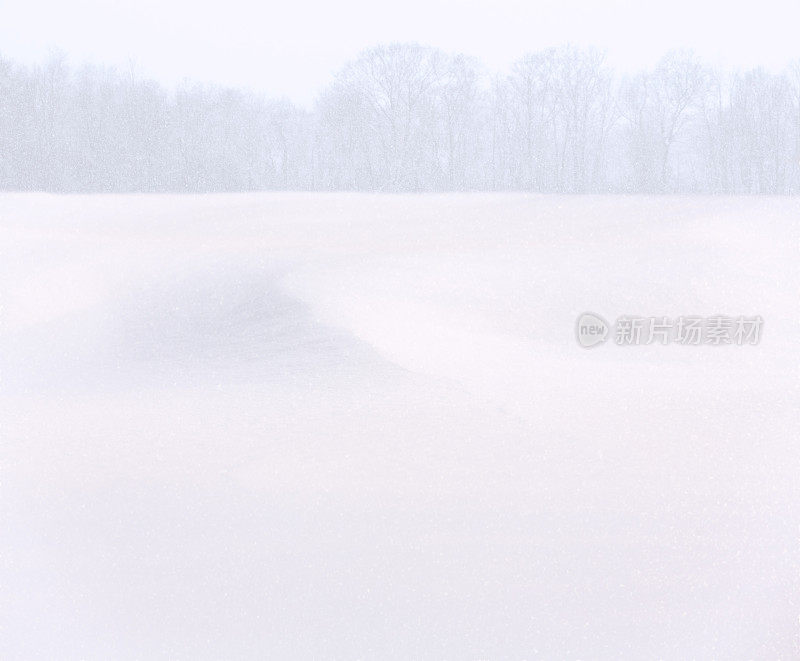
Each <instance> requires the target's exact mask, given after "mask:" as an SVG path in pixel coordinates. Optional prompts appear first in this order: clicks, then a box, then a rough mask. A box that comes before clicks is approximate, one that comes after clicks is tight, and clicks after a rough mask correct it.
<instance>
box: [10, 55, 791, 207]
mask: <svg viewBox="0 0 800 661" xmlns="http://www.w3.org/2000/svg"><path fill="white" fill-rule="evenodd" d="M0 189H3V190H40V191H54V192H131V191H138V192H170V191H179V192H213V191H256V190H321V191H328V190H364V191H392V192H400V191H461V190H479V191H480V190H485V191H536V192H559V193H584V192H628V193H745V194H794V193H798V192H800V61H799V62H797V63H795V64H794V65H791V66H789V67H787V68H786V70H785V71H783V72H781V73H773V72H768V71H765V70H763V69H760V68H759V69H753V70H750V71H725V70H720V69H715V68H712V67H710V66H708V65H706V64H705V63H703V62H702V61H701V60H699V59H698V58H697V57H696V56H695V55H694V54H692V53H691V52H685V51H673V52H670V53H668V54H666V55H665V56H664V57H663V58H662V59H661V60H660V62H659V63H658V64H657V65H656V66H655V67H653V68H652V69H650V70H646V71H642V72H640V73H637V74H632V75H619V74H617V73H615V72H614V71H613V70H612V69H611V68H610V67H609V66H608V65H607V64H606V62H605V60H604V56H603V54H602V53H601V52H599V51H596V50H592V49H579V48H575V47H572V46H564V47H561V48H553V49H547V50H543V51H540V52H536V53H532V54H529V55H526V56H524V57H523V58H521V59H520V60H519V61H517V62H516V63H515V64H514V65H513V66H512V67H511V69H510V71H508V72H506V73H505V74H502V75H496V74H495V75H489V74H487V73H486V71H485V70H484V68H483V67H482V66H481V64H480V62H478V61H477V60H475V59H473V58H470V57H466V56H463V55H452V54H448V53H445V52H443V51H441V50H438V49H435V48H429V47H425V46H420V45H418V44H391V45H387V46H379V47H376V48H372V49H370V50H367V51H365V52H363V53H361V55H359V56H358V57H357V58H356V59H355V60H354V61H352V62H350V63H348V64H346V65H345V66H344V67H343V68H342V69H341V70H340V71H339V72H338V73H337V74H336V75H335V77H334V80H333V82H332V83H331V84H330V85H329V86H328V87H327V88H326V89H325V90H323V91H322V93H321V94H320V95H319V97H318V99H317V101H316V102H315V103H314V105H313V107H312V108H311V109H304V108H301V107H298V106H296V105H294V104H292V103H290V102H289V101H287V100H274V99H267V98H264V97H263V96H260V95H256V94H253V93H250V92H246V91H242V90H237V89H226V88H221V87H217V86H208V85H200V84H189V83H186V84H183V85H181V86H178V87H177V88H176V89H167V88H165V87H163V86H162V85H160V84H158V83H156V82H154V81H152V80H147V79H140V78H139V77H137V76H136V75H134V74H133V73H132V72H120V71H117V70H114V69H110V68H102V67H91V66H84V67H80V68H72V67H70V66H69V65H68V64H67V63H66V61H65V59H64V57H63V56H52V57H50V58H49V59H48V60H47V61H46V62H44V63H43V64H39V65H34V66H23V65H20V64H15V63H13V62H10V61H7V60H4V59H0Z"/></svg>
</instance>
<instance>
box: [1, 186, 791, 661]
mask: <svg viewBox="0 0 800 661" xmlns="http://www.w3.org/2000/svg"><path fill="white" fill-rule="evenodd" d="M799 242H800V199H796V198H706V197H695V198H691V197H686V198H677V197H676V198H672V197H613V196H608V197H592V196H586V197H555V196H524V195H477V194H470V195H433V196H391V195H384V196H376V195H346V194H314V195H301V194H274V195H270V194H258V195H255V194H254V195H209V196H102V195H98V196H86V197H82V196H74V197H73V196H63V197H59V196H47V195H27V194H13V195H11V194H6V195H1V196H0V297H1V298H0V306H1V311H0V315H2V317H1V319H2V328H1V329H0V340H2V341H1V342H0V435H1V436H0V439H1V440H0V496H1V497H0V523H1V525H0V657H2V658H3V659H17V658H19V659H30V658H48V659H55V658H68V659H78V658H85V659H111V658H113V659H122V658H143V659H151V658H186V659H191V658H296V657H314V658H431V659H438V658H491V659H501V658H539V657H544V658H575V657H583V658H609V659H612V658H613V659H619V658H656V657H658V658H674V659H685V658H711V657H714V658H720V659H731V658H782V659H788V658H796V657H797V656H798V654H800V621H799V620H798V618H799V617H800V446H799V445H798V443H799V442H800V387H799V386H800V384H799V378H800V375H799V371H798V370H799V369H800V368H799V366H800V345H799V344H798V340H799V339H800V337H799V335H798V331H800V325H799V324H798V320H799V319H800V295H799V294H800V243H799ZM586 311H592V312H596V313H599V314H601V315H603V316H604V317H605V318H606V319H608V320H610V321H613V320H614V319H616V318H617V317H618V316H620V315H642V316H668V317H677V316H679V315H690V314H697V315H703V316H710V315H715V314H725V315H731V316H738V315H761V316H762V317H763V318H764V330H763V337H762V340H761V342H760V343H759V344H758V345H756V346H722V347H712V346H694V347H693V346H678V345H675V344H669V345H666V346H661V345H651V346H630V347H621V346H616V345H615V344H614V343H613V341H612V342H610V343H607V344H605V345H603V346H598V347H595V348H592V349H590V350H587V349H583V348H581V347H579V346H578V344H577V342H576V339H575V334H574V333H575V328H574V326H575V320H576V318H577V316H578V315H579V314H581V313H583V312H586Z"/></svg>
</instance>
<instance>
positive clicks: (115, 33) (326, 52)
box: [0, 0, 800, 105]
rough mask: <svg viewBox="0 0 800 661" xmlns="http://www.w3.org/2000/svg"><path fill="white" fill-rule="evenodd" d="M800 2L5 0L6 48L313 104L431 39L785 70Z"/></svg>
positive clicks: (473, 47) (484, 48)
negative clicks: (691, 56) (364, 58)
mask: <svg viewBox="0 0 800 661" xmlns="http://www.w3.org/2000/svg"><path fill="white" fill-rule="evenodd" d="M799 34H800V0H757V1H755V0H745V1H741V0H727V1H724V0H710V1H704V0H530V1H528V2H525V1H523V0H468V1H461V2H454V1H451V0H403V2H392V3H386V4H383V3H380V2H376V1H369V0H338V1H324V2H320V1H318V0H288V1H285V2H280V3H271V2H254V1H252V0H226V1H225V2H209V1H204V0H114V1H113V2H101V1H99V0H68V1H65V0H11V2H9V1H8V0H0V55H3V56H5V57H10V58H13V59H15V60H18V61H24V62H34V61H40V60H41V59H42V58H43V57H45V56H46V54H47V52H48V50H49V49H52V48H59V49H61V50H62V51H64V52H65V53H66V54H67V56H68V58H69V60H70V62H71V63H73V64H79V63H83V62H93V63H98V64H113V65H126V66H127V63H128V62H130V61H133V62H135V65H136V67H137V69H138V71H139V72H140V74H142V75H146V76H148V77H154V78H157V79H159V80H161V81H162V82H165V83H167V84H173V83H175V82H178V81H180V80H182V79H184V78H189V79H191V80H198V81H206V82H216V83H221V84H228V85H235V86H242V87H249V88H251V89H254V90H257V91H261V92H265V93H267V94H269V95H270V96H288V97H289V98H291V99H293V100H294V101H296V102H299V103H301V104H304V105H308V104H310V103H311V102H312V101H313V99H314V97H315V95H316V93H317V92H318V91H319V90H320V89H321V88H322V87H323V86H324V85H325V84H326V83H327V82H328V81H329V80H330V78H331V76H332V73H333V72H334V71H335V70H336V69H337V68H338V67H340V66H341V65H342V64H343V63H344V62H346V61H347V60H348V59H351V58H352V57H354V56H355V55H356V54H357V53H358V52H359V51H360V50H362V49H364V48H366V47H369V46H373V45H375V44H378V43H385V42H390V41H418V42H420V43H424V44H428V45H433V46H439V47H441V48H444V49H446V50H449V51H457V52H464V53H468V54H471V55H476V56H478V57H479V58H480V59H481V60H482V61H483V62H484V63H486V64H487V65H488V66H489V67H490V68H491V69H502V68H504V67H506V66H508V65H509V64H510V63H511V62H513V61H514V60H515V59H516V58H518V57H519V56H520V55H522V54H523V53H525V52H526V51H533V50H538V49H540V48H543V47H547V46H553V45H560V44H563V43H565V42H572V43H575V44H578V45H589V44H591V45H595V46H599V47H601V48H603V49H605V50H606V51H607V52H608V59H609V61H610V63H611V64H613V65H615V66H617V67H620V68H623V69H633V68H638V67H639V66H646V65H649V64H652V63H653V62H654V61H655V60H656V59H657V57H658V56H659V55H660V54H661V53H663V52H664V51H666V50H668V49H669V48H673V47H690V48H694V49H695V50H696V51H697V52H698V53H699V54H701V55H702V56H703V57H705V58H706V59H708V60H710V61H711V62H713V63H721V64H730V65H733V66H751V65H756V64H761V65H764V66H767V67H769V68H779V67H781V66H783V65H784V64H785V63H786V62H787V61H789V60H791V59H797V58H800V36H798V35H799Z"/></svg>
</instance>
